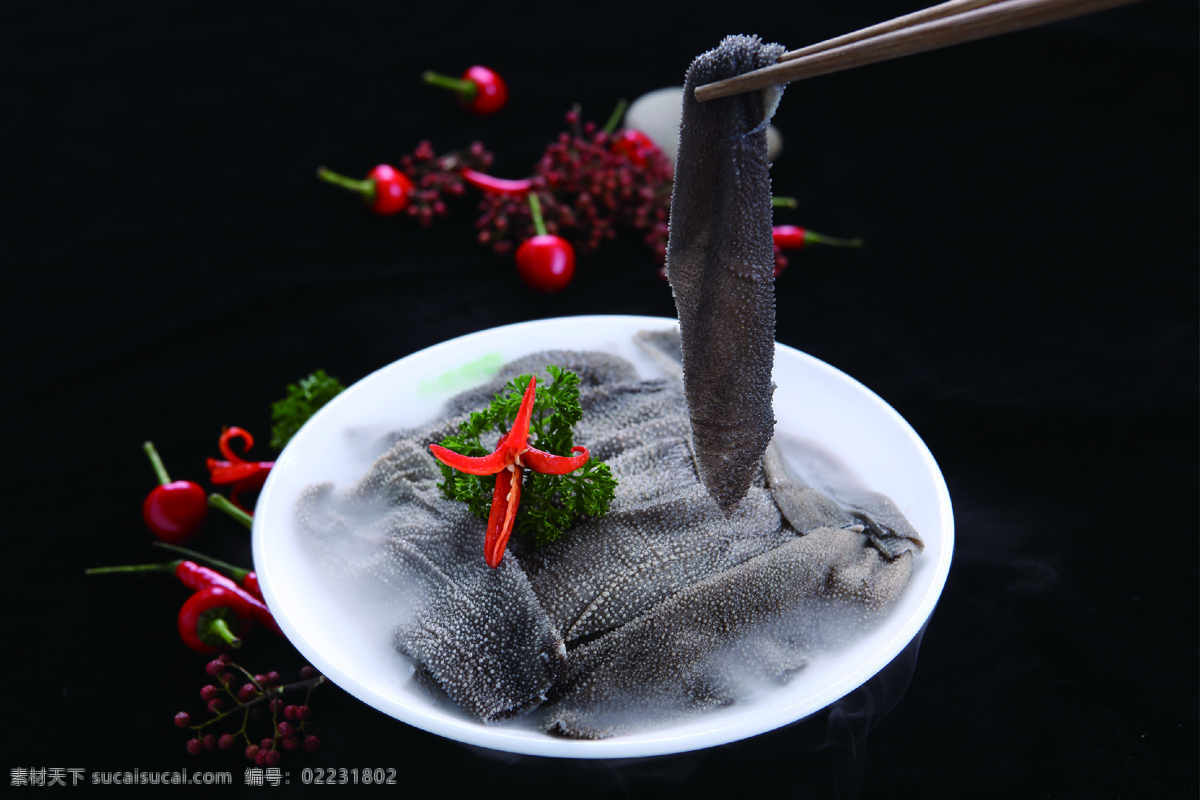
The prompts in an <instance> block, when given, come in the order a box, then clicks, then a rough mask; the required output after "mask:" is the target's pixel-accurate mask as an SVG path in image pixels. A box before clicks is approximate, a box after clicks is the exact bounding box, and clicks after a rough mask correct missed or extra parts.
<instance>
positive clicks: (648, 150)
mask: <svg viewBox="0 0 1200 800" xmlns="http://www.w3.org/2000/svg"><path fill="white" fill-rule="evenodd" d="M610 148H611V150H612V151H613V152H614V153H620V154H621V155H623V156H625V157H626V158H628V159H629V160H630V161H632V162H633V163H634V164H637V165H638V166H639V167H644V166H646V162H647V161H648V160H649V159H650V157H651V156H652V155H653V154H655V153H657V152H659V147H658V145H656V144H655V143H654V141H653V140H652V139H651V138H650V137H649V136H647V135H646V134H644V133H642V132H641V131H635V130H633V129H632V128H624V129H622V130H620V131H618V132H617V133H616V134H615V135H614V136H613V141H612V145H611V146H610Z"/></svg>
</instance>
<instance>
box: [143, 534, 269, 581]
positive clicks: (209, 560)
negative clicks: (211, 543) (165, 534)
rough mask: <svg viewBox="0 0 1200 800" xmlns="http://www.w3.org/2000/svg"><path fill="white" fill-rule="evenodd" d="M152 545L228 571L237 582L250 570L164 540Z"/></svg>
mask: <svg viewBox="0 0 1200 800" xmlns="http://www.w3.org/2000/svg"><path fill="white" fill-rule="evenodd" d="M153 546H154V547H161V548H162V549H163V550H170V551H171V552H172V553H179V554H181V555H185V556H187V557H188V558H190V559H191V560H192V561H198V562H200V563H201V564H207V565H209V566H210V567H216V568H217V569H219V570H223V571H225V572H228V573H229V574H230V576H232V577H233V579H234V580H235V581H237V582H239V583H241V582H242V580H243V579H245V577H246V576H247V575H249V574H250V570H248V569H243V568H242V567H235V566H234V565H233V564H230V563H228V562H225V561H222V560H221V559H219V558H213V557H212V556H206V555H204V554H203V553H197V552H196V551H195V550H189V549H187V548H186V547H180V546H179V545H177V544H168V543H166V542H154V545H153Z"/></svg>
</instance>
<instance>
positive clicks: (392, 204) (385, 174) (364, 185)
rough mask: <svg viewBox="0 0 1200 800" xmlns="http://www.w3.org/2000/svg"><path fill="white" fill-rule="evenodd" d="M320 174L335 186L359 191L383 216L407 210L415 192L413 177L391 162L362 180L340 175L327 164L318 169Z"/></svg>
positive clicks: (380, 166)
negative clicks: (327, 167) (394, 166)
mask: <svg viewBox="0 0 1200 800" xmlns="http://www.w3.org/2000/svg"><path fill="white" fill-rule="evenodd" d="M317 177H318V178H320V179H321V180H323V181H326V182H327V183H332V184H333V185H334V186H340V187H342V188H343V189H347V190H349V191H351V192H356V193H358V194H359V195H361V196H362V199H363V202H364V203H365V204H366V205H367V207H368V208H370V209H371V210H372V211H374V212H375V213H376V214H380V215H382V216H388V215H390V214H398V213H400V212H401V211H403V210H404V209H405V208H407V207H408V203H409V200H410V199H411V198H412V193H413V182H412V180H411V179H410V178H409V177H408V176H407V175H405V174H404V173H403V172H401V171H400V170H398V169H395V168H393V167H391V166H388V165H387V164H380V165H379V166H377V167H375V169H373V170H371V171H370V172H368V173H367V177H366V178H365V179H363V180H361V181H360V180H355V179H354V178H349V177H346V176H345V175H340V174H338V173H336V172H334V171H333V170H331V169H326V168H325V167H320V168H318V169H317Z"/></svg>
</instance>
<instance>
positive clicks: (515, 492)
mask: <svg viewBox="0 0 1200 800" xmlns="http://www.w3.org/2000/svg"><path fill="white" fill-rule="evenodd" d="M520 502H521V468H520V467H513V468H512V469H511V470H508V469H505V470H501V471H500V472H499V473H498V474H497V475H496V490H495V491H494V492H492V511H491V513H490V514H489V515H488V525H487V536H486V537H485V538H484V540H483V558H484V560H485V561H487V565H488V566H489V567H491V568H492V569H495V568H496V567H498V566H500V561H501V559H503V558H504V548H505V546H506V545H507V544H508V537H509V536H511V535H512V531H513V523H514V522H516V519H517V506H518V505H519V504H520Z"/></svg>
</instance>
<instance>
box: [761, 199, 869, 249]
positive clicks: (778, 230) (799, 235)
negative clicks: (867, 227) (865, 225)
mask: <svg viewBox="0 0 1200 800" xmlns="http://www.w3.org/2000/svg"><path fill="white" fill-rule="evenodd" d="M780 199H784V198H780ZM771 238H772V239H773V240H774V241H775V244H776V245H777V246H778V247H779V248H780V249H781V250H800V249H801V248H803V247H804V246H805V245H809V244H824V245H832V246H833V247H862V246H863V244H864V242H863V240H862V239H858V238H855V239H838V238H836V237H834V236H824V235H822V234H820V233H817V232H816V231H810V230H808V229H807V228H801V227H798V226H796V225H776V226H775V227H773V228H772V229H771Z"/></svg>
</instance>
